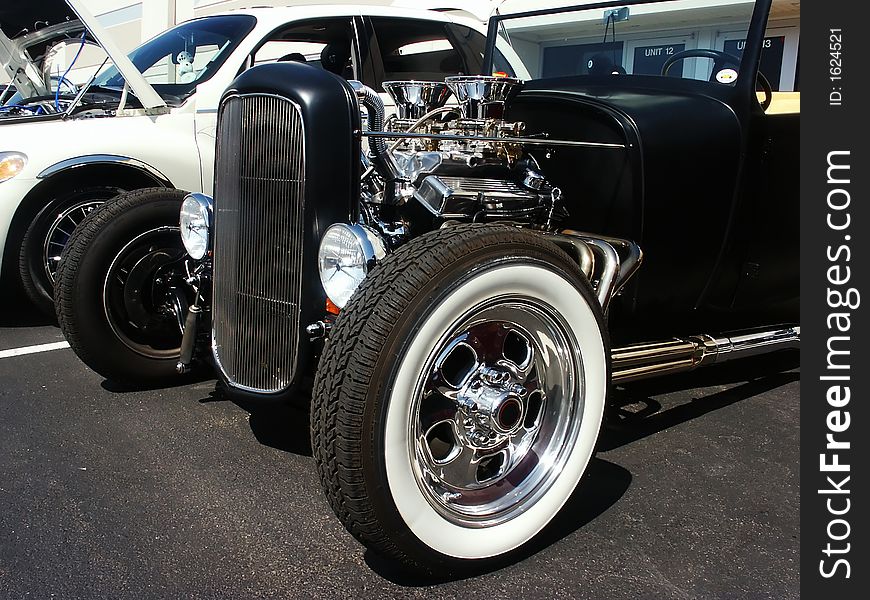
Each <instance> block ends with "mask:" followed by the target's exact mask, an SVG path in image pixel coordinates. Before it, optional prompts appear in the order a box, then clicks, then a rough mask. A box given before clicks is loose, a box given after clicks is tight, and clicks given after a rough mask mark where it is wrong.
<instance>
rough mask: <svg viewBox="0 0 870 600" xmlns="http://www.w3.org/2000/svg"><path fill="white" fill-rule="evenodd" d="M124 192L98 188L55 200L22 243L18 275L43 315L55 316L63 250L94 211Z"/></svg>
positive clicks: (41, 213)
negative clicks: (57, 281)
mask: <svg viewBox="0 0 870 600" xmlns="http://www.w3.org/2000/svg"><path fill="white" fill-rule="evenodd" d="M121 192H123V190H121V189H119V188H116V187H108V186H94V187H88V188H83V189H78V190H73V191H71V192H68V193H65V194H63V195H61V196H59V197H58V198H55V199H53V200H52V201H51V202H50V203H49V204H48V205H47V206H46V207H45V208H44V209H42V211H40V213H39V214H38V215H37V216H36V218H35V219H34V220H33V222H32V223H31V224H30V226H29V227H28V228H27V231H26V232H25V234H24V239H23V240H22V242H21V251H20V253H19V257H18V272H19V275H20V277H21V285H22V287H23V288H24V291H25V293H26V294H27V297H28V298H29V299H30V300H31V302H33V304H34V305H36V307H37V308H39V309H40V310H41V311H42V312H44V313H46V314H49V315H51V316H54V282H55V278H56V276H57V266H58V264H59V262H60V257H61V254H62V253H63V249H64V248H65V247H66V245H67V243H68V242H69V239H70V237H71V236H72V234H73V232H74V231H75V229H76V228H77V227H78V226H79V225H81V224H82V223H83V222H84V220H85V219H86V218H87V216H88V215H89V214H91V212H93V210H94V209H96V208H97V207H99V206H101V205H102V204H103V203H104V202H106V201H107V200H109V199H110V198H114V197H115V196H117V195H118V194H120V193H121Z"/></svg>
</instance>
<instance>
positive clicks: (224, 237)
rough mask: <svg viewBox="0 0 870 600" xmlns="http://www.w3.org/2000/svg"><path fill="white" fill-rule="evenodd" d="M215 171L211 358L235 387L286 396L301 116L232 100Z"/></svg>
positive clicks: (294, 299)
mask: <svg viewBox="0 0 870 600" xmlns="http://www.w3.org/2000/svg"><path fill="white" fill-rule="evenodd" d="M216 166H217V167H216V180H215V205H214V235H213V240H214V242H213V251H214V291H213V299H212V306H213V320H212V353H213V356H214V359H215V363H216V365H217V367H218V369H219V370H220V372H221V373H222V374H223V376H224V377H225V378H226V381H227V382H228V383H229V385H231V386H232V387H234V388H237V389H240V390H244V391H248V392H254V393H259V394H264V393H265V394H270V393H279V392H283V391H286V390H287V389H289V387H290V386H291V385H292V383H293V381H294V379H295V375H296V369H297V364H298V355H299V344H300V342H301V341H302V334H303V332H302V331H301V326H302V325H301V305H302V257H303V248H302V245H303V236H304V212H305V170H306V158H305V123H304V121H303V117H302V109H301V108H300V107H299V105H297V104H296V103H295V102H293V101H291V100H289V99H287V98H284V97H282V96H276V95H273V94H232V95H230V96H228V97H227V98H226V99H225V100H224V101H223V103H222V104H221V109H220V116H219V118H218V145H217V156H216Z"/></svg>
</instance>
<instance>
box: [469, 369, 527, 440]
mask: <svg viewBox="0 0 870 600" xmlns="http://www.w3.org/2000/svg"><path fill="white" fill-rule="evenodd" d="M527 396H528V391H527V390H526V388H525V387H523V386H522V385H520V384H519V383H518V382H517V381H516V380H515V379H514V376H513V374H512V373H510V372H509V371H507V370H502V369H494V368H491V367H487V366H482V367H480V368H479V369H478V371H477V372H476V373H475V374H474V375H473V376H472V377H470V378H469V380H468V382H467V383H466V385H465V386H464V387H463V388H462V389H461V390H460V391H459V394H458V395H457V397H456V403H457V405H458V407H459V410H458V411H457V412H456V420H457V423H456V424H457V428H456V429H457V431H459V432H460V434H461V435H462V436H463V437H464V438H465V442H466V443H467V444H468V445H469V446H471V447H472V448H475V449H479V450H489V449H492V448H494V447H496V446H498V445H499V444H501V443H502V442H504V440H505V439H507V438H508V437H510V436H511V435H513V434H514V433H516V432H517V431H518V430H519V428H520V426H521V425H522V423H523V417H524V415H525V412H526V406H525V399H526V397H527Z"/></svg>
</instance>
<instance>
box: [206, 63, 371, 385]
mask: <svg viewBox="0 0 870 600" xmlns="http://www.w3.org/2000/svg"><path fill="white" fill-rule="evenodd" d="M238 94H242V95H244V94H272V95H276V96H281V97H283V98H286V99H288V100H291V101H293V102H295V103H296V104H297V105H298V106H299V107H300V109H301V111H302V118H303V122H304V126H305V242H304V250H303V253H304V256H303V289H304V293H303V306H302V327H301V335H302V336H306V334H305V326H306V325H308V324H310V323H313V322H315V321H319V320H320V319H322V318H323V315H324V310H325V306H326V294H325V293H324V291H323V286H322V285H321V284H320V276H319V275H318V270H317V250H318V248H319V246H320V239H321V237H322V236H323V234H324V232H325V231H326V229H327V228H329V226H330V225H333V224H335V223H339V222H344V223H346V222H354V221H356V220H357V211H358V208H359V197H360V188H359V178H360V172H359V157H360V136H359V132H360V115H359V110H358V109H357V104H356V99H355V98H354V96H353V91H352V90H351V89H350V86H348V84H347V82H346V81H345V80H344V79H342V78H341V77H338V76H337V75H333V74H332V73H329V72H327V71H324V70H322V69H319V68H317V67H313V66H309V65H305V64H301V63H295V62H283V63H272V64H266V65H261V66H258V67H254V68H252V69H249V70H248V71H245V72H244V73H243V74H242V75H240V76H239V77H238V78H237V79H236V80H235V81H234V82H233V84H232V85H231V86H230V89H229V90H227V92H226V93H225V95H224V97H225V98H226V97H228V96H230V95H238ZM217 176H218V177H220V174H218V175H217ZM215 204H216V205H217V206H219V205H220V198H215ZM299 348H300V362H299V365H298V368H297V373H299V374H304V373H305V372H307V370H308V369H307V368H306V361H308V362H309V363H310V360H311V359H312V351H313V348H312V345H311V344H309V343H308V340H307V336H306V337H305V339H303V340H301V343H300V345H299ZM309 366H310V365H309ZM297 379H298V378H297ZM297 383H298V382H297ZM235 393H236V392H235V391H234V394H235ZM258 396H260V395H258Z"/></svg>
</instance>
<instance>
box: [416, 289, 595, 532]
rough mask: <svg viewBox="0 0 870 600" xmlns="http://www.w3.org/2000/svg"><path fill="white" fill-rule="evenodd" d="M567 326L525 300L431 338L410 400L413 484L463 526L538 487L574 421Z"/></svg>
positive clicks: (558, 466)
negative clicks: (430, 347) (431, 348)
mask: <svg viewBox="0 0 870 600" xmlns="http://www.w3.org/2000/svg"><path fill="white" fill-rule="evenodd" d="M569 331H570V330H569V328H568V326H567V325H566V324H565V323H564V320H563V319H562V318H561V317H560V316H559V315H558V314H557V313H555V312H554V311H553V310H552V309H551V308H547V307H546V306H545V305H543V304H541V303H539V302H536V301H534V300H532V299H530V298H503V299H499V300H497V301H495V302H491V303H488V304H485V305H482V306H479V307H476V308H474V309H472V310H471V311H469V313H468V314H467V315H466V316H465V317H463V318H462V319H460V320H459V321H458V322H457V323H456V324H455V325H454V326H453V327H451V328H450V329H449V332H448V333H447V335H446V336H445V337H444V338H443V342H442V343H440V344H437V345H436V347H435V349H434V351H433V353H432V355H431V358H430V359H429V361H428V362H427V364H426V367H425V368H424V370H423V371H422V373H421V377H420V379H419V381H418V384H417V390H418V391H417V393H416V395H415V398H414V400H413V405H412V429H411V432H410V433H411V436H412V439H411V443H410V444H409V446H410V447H411V448H412V449H413V454H414V456H413V457H412V461H413V466H414V471H415V473H416V475H417V480H418V485H419V486H420V488H421V490H422V491H423V493H424V495H425V497H426V499H427V500H428V502H429V503H430V504H431V506H432V507H433V508H434V509H435V510H436V511H438V512H439V513H440V514H441V515H442V516H443V517H444V518H446V519H448V520H450V521H452V522H454V523H456V524H458V525H461V526H465V527H489V526H492V525H496V524H498V523H502V522H504V521H507V520H510V519H512V518H513V517H515V516H516V515H518V514H520V513H522V512H523V511H524V510H525V509H526V507H527V506H528V505H529V504H533V503H534V502H535V501H536V500H537V498H539V497H540V496H541V495H543V494H546V492H547V491H548V489H549V488H550V486H551V485H552V483H553V482H554V480H555V478H556V477H558V476H559V474H560V472H561V470H562V467H563V465H564V461H565V459H566V457H567V455H568V450H570V448H572V447H573V445H574V440H575V439H576V437H577V433H578V431H579V428H580V423H581V417H582V412H583V411H582V406H579V405H578V404H579V403H580V402H581V401H580V400H576V399H582V397H583V393H582V392H583V381H582V379H581V377H580V373H582V363H581V358H580V356H579V354H578V353H577V352H576V351H574V350H573V348H574V347H576V343H575V342H573V341H572V340H573V338H572V335H571V334H570V333H569Z"/></svg>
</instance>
